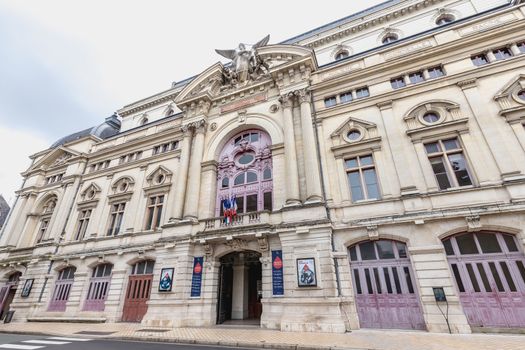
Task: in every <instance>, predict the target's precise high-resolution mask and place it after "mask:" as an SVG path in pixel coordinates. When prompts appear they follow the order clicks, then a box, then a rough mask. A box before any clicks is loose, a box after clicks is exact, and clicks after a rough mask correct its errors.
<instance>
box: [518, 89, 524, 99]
mask: <svg viewBox="0 0 525 350" xmlns="http://www.w3.org/2000/svg"><path fill="white" fill-rule="evenodd" d="M518 97H519V98H520V100H522V101H525V90H521V91H520V92H518Z"/></svg>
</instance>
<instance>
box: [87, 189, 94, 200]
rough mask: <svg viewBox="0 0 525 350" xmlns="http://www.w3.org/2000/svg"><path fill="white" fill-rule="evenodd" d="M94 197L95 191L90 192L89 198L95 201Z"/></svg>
mask: <svg viewBox="0 0 525 350" xmlns="http://www.w3.org/2000/svg"><path fill="white" fill-rule="evenodd" d="M94 197H95V191H93V190H90V191H89V192H88V193H87V198H88V199H93V198H94Z"/></svg>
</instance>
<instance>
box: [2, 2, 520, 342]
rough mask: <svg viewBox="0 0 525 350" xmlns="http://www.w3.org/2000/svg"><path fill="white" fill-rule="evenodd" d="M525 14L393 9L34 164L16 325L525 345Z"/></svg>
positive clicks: (230, 70)
mask: <svg viewBox="0 0 525 350" xmlns="http://www.w3.org/2000/svg"><path fill="white" fill-rule="evenodd" d="M524 17H525V7H524V6H522V5H520V4H519V3H517V2H508V1H506V0H491V1H487V0H460V1H452V0H392V1H387V2H385V3H383V4H381V5H378V6H375V7H373V8H371V9H368V10H365V11H363V12H360V13H358V14H355V15H351V16H348V17H346V18H343V19H341V20H339V21H337V22H334V23H330V24H328V25H326V26H323V27H320V28H317V29H314V30H312V31H310V32H308V33H305V34H302V35H300V36H297V37H295V38H292V39H290V40H288V41H285V42H283V43H280V44H268V38H265V39H263V40H261V41H260V42H258V43H257V44H255V45H239V47H238V48H237V49H235V50H218V51H217V52H218V53H220V54H221V55H223V56H226V57H228V58H230V59H232V62H231V63H230V64H227V65H223V64H221V63H217V64H215V65H213V66H211V67H209V68H208V69H206V70H205V71H204V72H202V73H201V74H199V75H197V76H195V77H193V78H191V79H188V80H185V81H182V82H178V83H174V84H173V85H172V87H171V88H170V89H168V90H166V91H163V92H160V93H158V94H156V95H154V96H151V97H148V98H145V99H143V100H140V101H138V102H135V103H132V104H130V105H127V106H125V107H123V108H122V109H120V110H119V111H118V116H113V117H110V118H108V119H107V120H106V121H105V122H104V123H103V124H101V125H100V126H97V127H95V128H92V129H88V130H85V131H82V132H80V133H76V134H73V135H70V136H68V137H65V138H63V139H61V140H59V141H57V142H56V143H55V144H54V145H53V146H52V147H50V148H49V149H47V150H44V151H42V152H39V153H37V154H35V155H33V156H32V157H31V158H32V160H33V163H32V165H31V167H30V168H29V169H28V170H27V171H26V172H24V173H23V177H24V185H23V187H22V188H21V190H20V191H19V192H18V199H17V202H16V205H15V206H14V208H13V210H12V212H11V215H10V218H9V220H8V222H7V224H6V225H5V227H4V231H3V234H2V237H1V241H0V246H1V247H0V288H1V289H0V303H1V304H0V305H1V309H2V312H3V313H5V312H6V311H7V310H8V309H9V310H14V311H15V314H14V321H18V322H25V321H35V322H36V321H50V320H64V321H68V320H76V321H90V322H118V321H129V322H142V323H143V324H144V325H146V326H161V327H187V326H211V325H215V324H218V323H223V322H228V321H229V320H256V322H258V323H259V324H260V326H261V327H264V328H270V329H280V330H284V331H322V332H345V331H347V330H352V329H358V328H403V329H420V330H426V331H430V332H447V331H448V330H449V329H450V330H451V331H452V332H455V333H469V332H473V331H479V330H484V329H489V330H490V329H508V328H525V316H524V315H525V255H524V248H525V245H524V242H525V233H524V231H523V230H524V228H525V212H524V210H525V129H524V123H525V75H524V72H525V70H524V67H525V60H524V58H525V26H524V23H525V21H524Z"/></svg>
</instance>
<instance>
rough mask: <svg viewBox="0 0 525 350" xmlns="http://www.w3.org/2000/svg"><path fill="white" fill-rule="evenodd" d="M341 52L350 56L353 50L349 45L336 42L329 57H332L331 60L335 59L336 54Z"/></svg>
mask: <svg viewBox="0 0 525 350" xmlns="http://www.w3.org/2000/svg"><path fill="white" fill-rule="evenodd" d="M341 52H346V53H348V56H351V55H352V54H353V50H352V48H351V47H350V46H347V45H344V44H338V45H336V47H335V48H334V49H333V50H332V52H331V53H330V57H331V58H332V60H334V61H335V60H336V57H337V55H338V54H340V53H341Z"/></svg>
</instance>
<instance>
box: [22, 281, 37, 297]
mask: <svg viewBox="0 0 525 350" xmlns="http://www.w3.org/2000/svg"><path fill="white" fill-rule="evenodd" d="M34 281H35V280H34V279H33V278H30V279H27V280H26V282H25V283H24V288H22V294H21V295H20V296H21V297H22V298H27V297H28V296H29V294H30V293H31V289H32V288H33V282H34Z"/></svg>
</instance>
